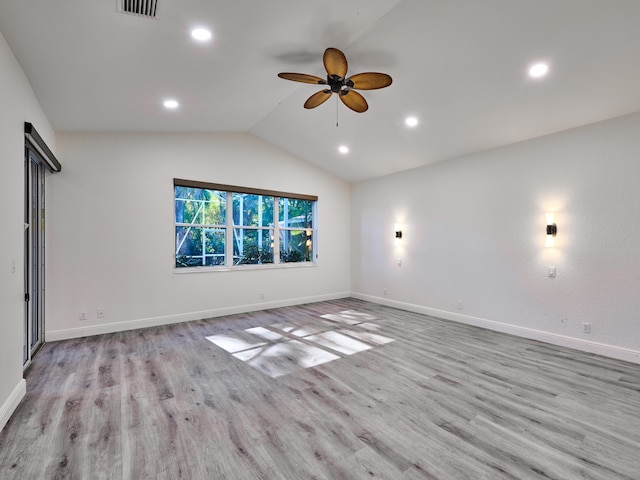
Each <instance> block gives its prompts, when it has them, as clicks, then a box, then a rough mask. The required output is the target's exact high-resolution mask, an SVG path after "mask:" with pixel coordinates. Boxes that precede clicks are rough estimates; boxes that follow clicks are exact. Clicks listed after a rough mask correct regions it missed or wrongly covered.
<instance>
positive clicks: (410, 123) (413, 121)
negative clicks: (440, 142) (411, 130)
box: [404, 117, 418, 127]
mask: <svg viewBox="0 0 640 480" xmlns="http://www.w3.org/2000/svg"><path fill="white" fill-rule="evenodd" d="M404 123H405V124H406V125H407V127H415V126H416V125H418V119H417V118H416V117H407V118H406V119H405V121H404Z"/></svg>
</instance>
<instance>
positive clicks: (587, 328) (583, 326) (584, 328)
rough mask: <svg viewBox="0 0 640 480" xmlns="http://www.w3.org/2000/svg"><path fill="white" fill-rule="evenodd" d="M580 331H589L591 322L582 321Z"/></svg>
mask: <svg viewBox="0 0 640 480" xmlns="http://www.w3.org/2000/svg"><path fill="white" fill-rule="evenodd" d="M582 333H591V324H590V323H583V324H582Z"/></svg>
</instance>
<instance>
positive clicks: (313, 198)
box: [173, 178, 318, 273]
mask: <svg viewBox="0 0 640 480" xmlns="http://www.w3.org/2000/svg"><path fill="white" fill-rule="evenodd" d="M173 187H174V188H173V192H174V193H173V205H174V206H173V231H174V238H175V239H177V238H176V232H177V228H179V227H184V224H182V223H178V222H176V195H175V188H176V187H186V188H197V189H203V190H215V191H218V192H220V193H223V192H224V193H226V203H225V211H226V216H225V224H224V225H219V224H216V225H214V226H213V227H215V228H220V229H224V252H225V255H224V257H225V261H224V264H221V265H193V266H181V267H179V266H177V264H176V258H177V252H176V247H177V245H176V242H175V241H174V244H173V269H174V272H176V273H178V272H179V273H188V272H203V271H229V270H243V269H262V268H291V267H309V266H316V265H317V262H318V244H317V239H318V227H317V215H318V212H317V209H318V197H317V195H307V194H298V193H290V192H281V191H277V190H267V189H260V188H251V187H242V186H237V185H226V184H220V183H211V182H202V181H197V180H186V179H181V178H174V179H173ZM234 194H249V195H260V196H263V197H273V224H272V225H263V226H248V225H235V223H234V218H233V214H234V209H233V196H234ZM281 199H293V200H305V201H310V202H313V203H312V206H311V227H310V228H307V227H305V228H304V229H303V228H295V230H306V231H307V236H308V237H309V239H310V240H311V254H310V260H303V261H295V262H292V261H282V260H281V258H280V235H281V234H282V232H287V231H290V230H293V229H292V228H289V227H281V226H280V221H279V210H278V209H279V203H280V200H281ZM194 226H197V227H199V228H203V235H204V229H205V228H209V227H210V226H209V225H200V224H198V225H194ZM237 229H245V230H256V231H258V232H260V231H265V230H266V231H269V230H270V231H272V232H273V238H272V242H273V245H272V252H273V261H272V262H271V263H250V264H243V263H238V264H236V263H235V258H234V239H235V230H237ZM203 255H206V253H205V252H204V251H203Z"/></svg>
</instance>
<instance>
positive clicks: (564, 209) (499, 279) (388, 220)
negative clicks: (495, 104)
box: [351, 114, 640, 362]
mask: <svg viewBox="0 0 640 480" xmlns="http://www.w3.org/2000/svg"><path fill="white" fill-rule="evenodd" d="M638 132H640V114H635V115H631V116H627V117H622V118H618V119H614V120H610V121H606V122H601V123H598V124H594V125H591V126H585V127H582V128H577V129H573V130H569V131H565V132H561V133H558V134H554V135H550V136H546V137H542V138H539V139H535V140H531V141H527V142H524V143H520V144H516V145H512V146H508V147H504V148H500V149H496V150H492V151H488V152H484V153H480V154H475V155H470V156H467V157H464V158H459V159H455V160H451V161H447V162H443V163H439V164H434V165H430V166H426V167H423V168H419V169H415V170H412V171H407V172H404V173H400V174H396V175H392V176H388V177H384V178H379V179H376V180H372V181H367V182H363V183H359V184H356V185H354V186H353V190H352V211H351V215H352V218H353V219H354V222H353V229H352V290H353V291H354V294H355V296H357V297H360V298H365V299H369V300H373V301H377V302H380V303H386V304H389V305H395V306H398V307H401V308H406V309H409V310H414V311H420V312H424V313H432V314H435V315H439V316H441V317H444V318H449V319H452V320H458V321H461V322H466V323H471V324H475V325H481V326H484V327H489V328H493V329H496V330H501V331H506V332H510V333H514V334H517V335H522V336H526V337H529V338H536V339H541V340H545V341H548V342H552V343H556V344H560V345H565V346H570V347H575V348H580V349H583V350H586V351H591V352H596V353H602V354H605V355H609V356H613V357H617V358H623V359H627V360H631V361H636V362H640V135H639V134H638ZM547 212H555V221H556V223H557V225H558V234H557V237H556V239H555V246H554V247H552V248H545V246H544V245H545V236H546V235H545V224H546V218H545V214H546V213H547ZM395 223H400V224H402V225H403V233H404V237H403V239H402V240H401V242H399V243H398V244H396V242H395V240H394V238H393V229H394V224H395ZM398 259H401V260H402V262H401V265H400V266H399V265H398ZM548 266H556V267H557V277H556V278H548V277H547V267H548ZM385 288H386V289H387V294H386V295H385V290H384V289H385ZM458 301H460V302H462V308H461V309H459V308H458V304H457V302H458ZM583 323H590V324H591V331H592V333H591V334H584V333H582V330H583V325H582V324H583Z"/></svg>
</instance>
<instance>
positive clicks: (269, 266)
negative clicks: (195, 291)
mask: <svg viewBox="0 0 640 480" xmlns="http://www.w3.org/2000/svg"><path fill="white" fill-rule="evenodd" d="M317 266H318V264H317V263H316V262H296V263H279V264H273V263H269V264H258V265H236V266H233V267H227V266H224V267H183V268H175V267H174V268H173V273H175V274H179V275H182V274H185V273H208V272H246V271H250V270H280V269H287V268H313V267H317Z"/></svg>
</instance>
